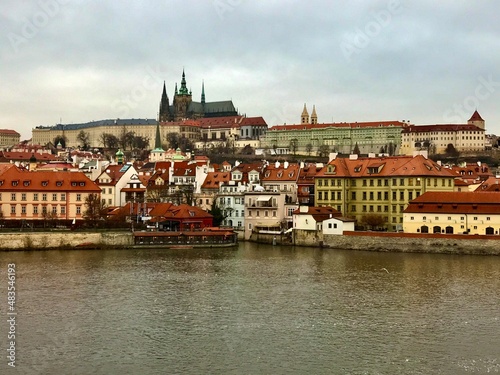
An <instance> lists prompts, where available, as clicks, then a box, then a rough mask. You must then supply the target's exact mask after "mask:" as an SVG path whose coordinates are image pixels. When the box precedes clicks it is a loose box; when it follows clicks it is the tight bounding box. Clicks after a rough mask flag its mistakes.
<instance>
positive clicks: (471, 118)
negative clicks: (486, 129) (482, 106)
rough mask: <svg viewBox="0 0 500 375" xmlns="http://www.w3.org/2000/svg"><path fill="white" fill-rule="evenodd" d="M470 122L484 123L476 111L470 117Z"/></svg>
mask: <svg viewBox="0 0 500 375" xmlns="http://www.w3.org/2000/svg"><path fill="white" fill-rule="evenodd" d="M469 121H484V120H483V118H482V117H481V115H480V114H479V112H478V111H477V110H476V111H474V113H473V114H472V116H471V117H470V119H469Z"/></svg>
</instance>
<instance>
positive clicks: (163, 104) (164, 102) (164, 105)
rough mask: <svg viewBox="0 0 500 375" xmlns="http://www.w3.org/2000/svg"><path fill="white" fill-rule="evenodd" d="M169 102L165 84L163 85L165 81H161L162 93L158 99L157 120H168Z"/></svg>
mask: <svg viewBox="0 0 500 375" xmlns="http://www.w3.org/2000/svg"><path fill="white" fill-rule="evenodd" d="M169 107H170V104H169V102H168V95H167V86H166V85H165V81H163V93H162V94H161V101H160V114H159V118H158V120H159V121H168V118H169V115H170V109H169Z"/></svg>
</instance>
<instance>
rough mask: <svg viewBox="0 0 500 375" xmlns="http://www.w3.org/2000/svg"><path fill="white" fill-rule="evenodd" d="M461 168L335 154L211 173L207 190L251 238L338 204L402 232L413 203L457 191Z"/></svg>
mask: <svg viewBox="0 0 500 375" xmlns="http://www.w3.org/2000/svg"><path fill="white" fill-rule="evenodd" d="M478 169H479V171H480V172H479V175H480V176H481V177H480V178H481V179H482V181H483V182H484V181H486V180H487V178H488V176H491V175H492V174H491V171H489V170H488V168H487V166H484V165H483V166H478ZM461 172H463V167H460V168H458V169H456V170H455V169H454V168H451V167H448V166H443V165H441V164H440V163H437V162H434V161H432V160H430V159H427V158H426V157H425V156H424V155H416V156H398V157H375V156H373V157H367V158H359V157H358V156H357V155H351V156H350V157H349V158H338V157H336V155H332V159H331V160H330V161H329V163H327V164H326V165H321V164H303V163H301V164H297V163H293V164H290V163H287V162H285V163H276V164H272V165H266V164H264V165H259V164H254V165H252V164H240V165H237V166H235V167H234V168H233V169H232V170H231V172H230V173H221V172H212V174H209V177H207V179H206V180H205V184H204V185H203V186H202V191H204V192H205V193H206V196H211V197H216V199H217V204H218V206H219V207H221V208H222V209H223V210H224V213H225V216H226V219H225V221H224V225H228V226H231V227H233V228H235V229H239V230H243V231H244V233H245V238H247V239H248V238H249V237H250V235H251V233H252V232H253V231H255V230H257V231H262V230H264V231H269V232H275V233H279V232H280V231H282V230H286V229H288V228H291V227H292V226H293V225H292V222H293V214H294V212H295V211H296V210H297V208H298V207H299V206H302V205H307V206H315V207H331V208H334V209H335V210H337V212H339V213H340V214H341V215H342V216H343V217H345V218H349V219H350V220H353V221H354V222H356V223H358V225H363V222H364V219H365V217H366V216H368V215H377V216H379V217H380V218H382V220H383V223H384V224H383V225H382V227H384V228H385V229H386V230H389V231H401V230H403V226H404V213H405V210H406V209H407V207H408V205H409V203H410V202H411V201H413V200H414V199H416V198H418V197H420V196H422V195H424V194H425V193H427V192H445V193H451V192H454V191H455V189H456V186H455V182H457V183H459V182H460V181H463V177H464V176H463V175H461V174H460V173H461ZM478 178H479V177H478ZM485 179H486V180H485ZM482 186H484V185H482ZM493 186H495V184H493ZM496 186H497V187H498V185H496ZM204 188H205V189H204ZM483 189H485V188H484V187H483ZM489 189H491V186H490V187H489ZM200 203H202V202H200Z"/></svg>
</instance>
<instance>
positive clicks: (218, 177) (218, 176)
mask: <svg viewBox="0 0 500 375" xmlns="http://www.w3.org/2000/svg"><path fill="white" fill-rule="evenodd" d="M229 181H231V173H229V172H208V174H207V177H206V178H205V181H203V184H202V185H201V188H202V189H217V190H218V189H219V186H220V184H221V183H226V182H229Z"/></svg>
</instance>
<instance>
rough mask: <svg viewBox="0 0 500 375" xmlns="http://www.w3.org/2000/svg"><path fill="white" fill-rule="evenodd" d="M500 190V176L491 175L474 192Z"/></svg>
mask: <svg viewBox="0 0 500 375" xmlns="http://www.w3.org/2000/svg"><path fill="white" fill-rule="evenodd" d="M494 191H500V177H497V176H491V177H489V178H488V179H487V180H485V181H483V182H482V183H481V185H479V186H478V187H477V189H476V190H474V192H476V193H483V192H494Z"/></svg>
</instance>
